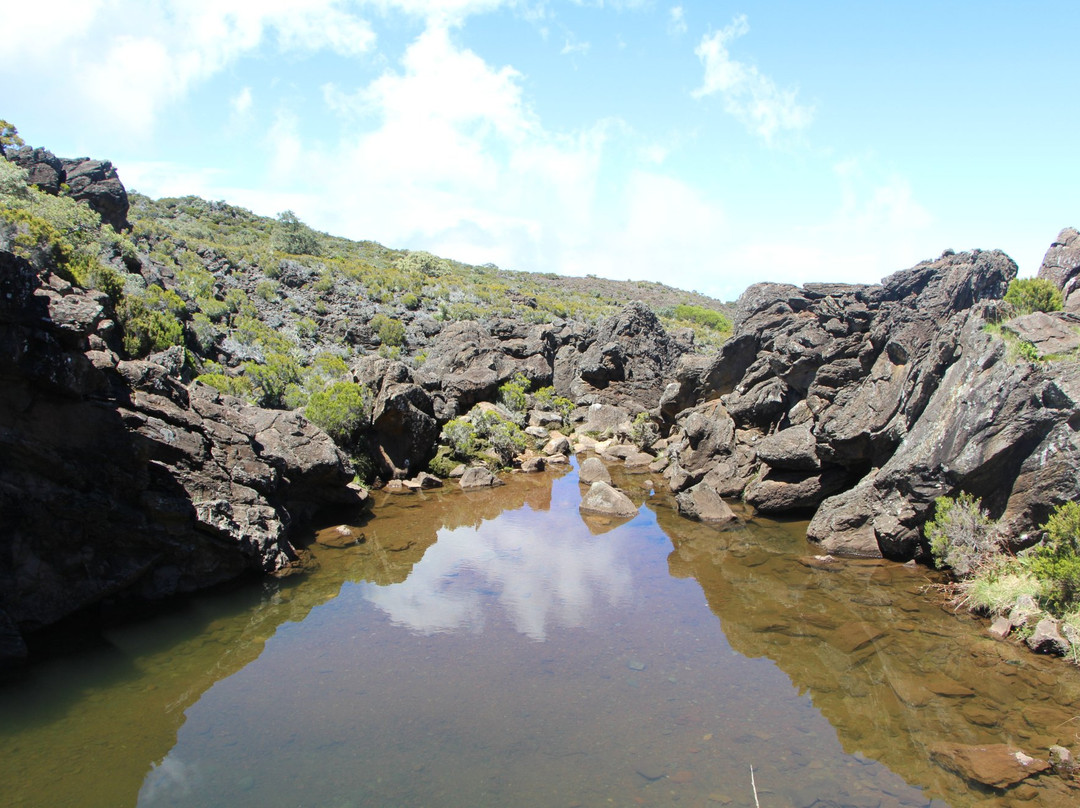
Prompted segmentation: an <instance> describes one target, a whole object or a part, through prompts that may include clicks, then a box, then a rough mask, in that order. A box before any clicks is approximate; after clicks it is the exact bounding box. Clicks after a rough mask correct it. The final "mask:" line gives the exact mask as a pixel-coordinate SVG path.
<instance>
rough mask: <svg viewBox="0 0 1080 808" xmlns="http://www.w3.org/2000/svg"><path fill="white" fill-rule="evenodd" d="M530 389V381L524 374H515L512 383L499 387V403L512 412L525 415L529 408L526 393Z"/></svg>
mask: <svg viewBox="0 0 1080 808" xmlns="http://www.w3.org/2000/svg"><path fill="white" fill-rule="evenodd" d="M529 387H530V382H529V380H528V379H527V378H526V377H525V374H523V373H515V374H514V377H513V378H512V379H510V381H508V382H506V383H505V384H502V385H500V386H499V401H501V402H502V404H503V405H504V406H505V407H506V408H507V409H508V410H510V411H511V412H518V413H523V412H525V410H526V409H528V406H529V399H528V396H527V395H526V391H527V390H528V389H529Z"/></svg>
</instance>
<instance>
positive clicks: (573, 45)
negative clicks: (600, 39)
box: [559, 34, 589, 56]
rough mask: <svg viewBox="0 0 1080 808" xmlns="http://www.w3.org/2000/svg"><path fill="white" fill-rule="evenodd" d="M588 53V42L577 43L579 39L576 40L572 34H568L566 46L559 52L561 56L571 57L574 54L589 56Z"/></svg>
mask: <svg viewBox="0 0 1080 808" xmlns="http://www.w3.org/2000/svg"><path fill="white" fill-rule="evenodd" d="M588 52H589V43H588V42H579V41H577V39H575V38H574V36H573V35H572V34H568V35H567V37H566V44H564V45H563V48H562V50H561V51H559V55H561V56H571V55H574V54H580V55H581V56H585V55H586V54H588Z"/></svg>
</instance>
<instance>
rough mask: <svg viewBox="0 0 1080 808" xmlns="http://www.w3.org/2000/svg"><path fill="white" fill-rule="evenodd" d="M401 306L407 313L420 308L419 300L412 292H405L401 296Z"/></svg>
mask: <svg viewBox="0 0 1080 808" xmlns="http://www.w3.org/2000/svg"><path fill="white" fill-rule="evenodd" d="M401 305H402V306H404V307H405V308H407V309H408V310H409V311H416V310H417V309H418V308H420V298H418V297H417V296H416V295H414V294H413V293H412V292H406V293H405V294H404V295H402V296H401Z"/></svg>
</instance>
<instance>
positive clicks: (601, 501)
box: [579, 480, 638, 518]
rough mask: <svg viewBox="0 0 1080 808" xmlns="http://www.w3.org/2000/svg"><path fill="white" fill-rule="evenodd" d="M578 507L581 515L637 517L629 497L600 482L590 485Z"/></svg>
mask: <svg viewBox="0 0 1080 808" xmlns="http://www.w3.org/2000/svg"><path fill="white" fill-rule="evenodd" d="M579 507H580V509H581V511H582V512H583V513H591V514H599V515H602V516H613V517H617V518H629V517H631V516H637V512H638V509H637V507H636V506H635V505H634V503H633V502H632V501H631V500H630V497H628V496H626V494H624V493H623V492H622V491H619V490H618V489H617V488H613V487H612V486H611V485H609V484H608V483H605V482H603V481H602V480H598V481H597V482H595V483H593V484H592V486H591V487H590V488H589V490H588V492H587V493H586V494H585V496H584V497H583V498H582V500H581V505H580V506H579Z"/></svg>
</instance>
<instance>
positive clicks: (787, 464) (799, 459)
mask: <svg viewBox="0 0 1080 808" xmlns="http://www.w3.org/2000/svg"><path fill="white" fill-rule="evenodd" d="M756 449H757V456H758V457H759V458H760V459H761V461H762V462H763V463H768V464H769V465H770V466H772V467H773V468H774V469H787V470H789V471H816V470H817V469H820V468H821V459H820V458H819V457H818V456H817V441H816V439H815V438H814V434H813V432H812V431H811V424H809V423H806V424H802V425H800V426H793V427H789V428H788V429H782V430H780V431H779V432H777V433H775V434H773V435H769V436H768V437H765V438H762V439H761V441H759V442H758V444H757V447H756Z"/></svg>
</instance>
